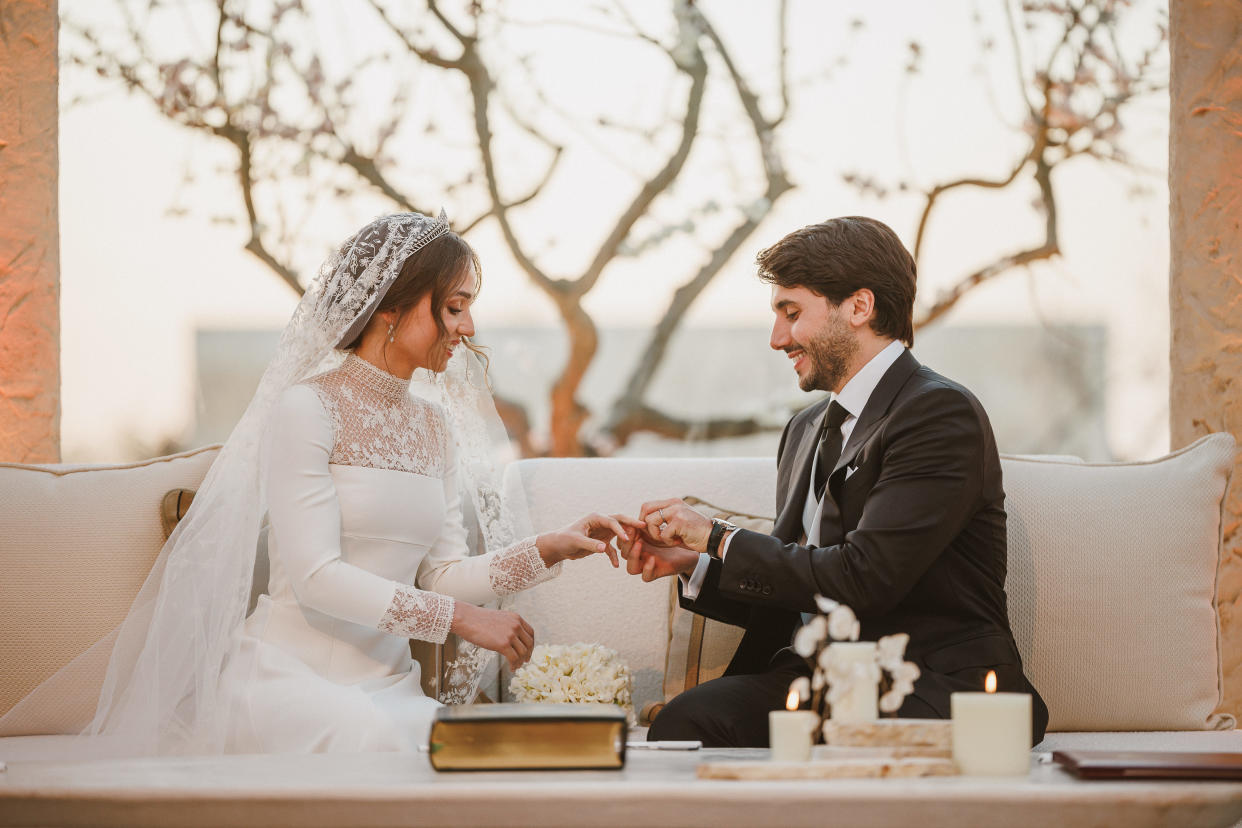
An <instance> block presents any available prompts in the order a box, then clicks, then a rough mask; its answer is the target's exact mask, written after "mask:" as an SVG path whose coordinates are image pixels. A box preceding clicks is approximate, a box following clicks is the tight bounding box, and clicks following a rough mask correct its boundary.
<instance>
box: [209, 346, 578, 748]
mask: <svg viewBox="0 0 1242 828" xmlns="http://www.w3.org/2000/svg"><path fill="white" fill-rule="evenodd" d="M273 422H274V426H273V428H272V429H271V431H270V434H269V438H268V450H269V451H270V463H269V465H268V468H269V469H270V471H269V474H268V481H267V486H268V492H267V498H268V510H269V515H270V525H271V529H270V534H269V536H268V554H269V557H270V567H271V569H270V580H269V583H268V590H267V594H265V595H263V596H261V597H260V598H259V601H258V604H257V606H256V608H255V610H254V612H253V613H251V615H250V616H249V617H248V618H247V619H246V621H245V623H244V624H243V625H242V627H241V628H240V629H239V630H238V632H237V634H236V635H235V636H234V639H233V643H232V648H231V650H230V653H229V656H228V658H227V660H226V663H225V668H224V672H223V675H222V678H221V686H220V690H221V694H222V697H223V700H224V702H225V704H226V705H227V708H226V709H227V710H228V722H229V729H228V739H227V749H228V750H229V751H230V752H241V753H272V752H312V751H372V750H413V749H415V748H416V747H417V746H418V745H419V744H420V743H424V742H425V740H426V736H427V732H428V729H429V727H430V723H431V719H432V715H433V711H434V710H435V708H436V707H437V706H438V703H437V702H436V701H434V700H433V699H430V698H428V697H427V696H425V695H424V694H423V692H422V689H421V686H420V675H419V667H418V664H417V663H416V662H414V661H413V660H412V659H411V657H410V650H409V645H408V641H407V639H410V638H416V639H421V640H424V641H433V642H437V643H439V642H443V641H444V640H445V637H446V636H447V635H448V631H449V625H450V623H451V621H452V618H453V609H454V601H455V600H461V601H466V602H468V603H472V604H482V603H486V602H488V601H492V600H495V599H496V598H497V597H498V596H502V595H506V594H509V593H512V592H516V591H518V590H521V589H525V588H527V587H529V586H532V585H534V584H536V583H539V582H541V581H544V580H547V579H549V578H552V577H554V576H555V575H556V574H558V573H559V570H560V564H557V565H556V566H554V567H550V568H549V567H547V566H546V565H545V564H544V562H543V559H542V558H541V557H540V556H539V553H538V550H537V549H536V547H535V543H534V539H533V538H528V539H525V540H522V541H519V542H518V543H515V544H513V545H512V546H510V547H508V548H505V549H503V550H498V551H494V552H490V553H488V554H485V555H480V556H477V557H468V553H467V543H466V530H465V527H464V525H463V522H462V506H461V499H460V495H459V494H458V485H457V475H458V472H457V469H456V459H455V450H454V447H453V442H452V438H451V436H450V432H449V428H448V425H447V423H446V421H445V419H444V413H443V412H442V411H441V410H440V409H439V407H438V406H436V405H435V404H434V403H431V402H428V401H426V400H422V399H419V398H416V397H414V396H412V395H411V394H410V393H409V383H408V381H407V380H401V379H399V378H397V377H393V376H391V375H389V374H387V373H385V372H384V371H381V370H380V369H378V368H376V367H374V366H373V365H371V364H370V363H368V362H366V361H365V360H363V359H360V358H359V357H357V356H354V355H352V354H351V355H349V356H348V357H347V358H346V360H345V362H344V363H343V364H342V365H341V366H340V367H338V368H336V369H333V370H331V371H328V372H326V373H324V374H321V375H319V376H317V377H314V378H312V379H310V380H308V381H306V382H305V383H302V384H300V385H295V386H293V387H292V388H290V389H289V390H287V391H286V392H285V393H284V395H283V397H282V398H281V400H280V402H279V404H278V409H277V412H276V415H275V418H274V421H273Z"/></svg>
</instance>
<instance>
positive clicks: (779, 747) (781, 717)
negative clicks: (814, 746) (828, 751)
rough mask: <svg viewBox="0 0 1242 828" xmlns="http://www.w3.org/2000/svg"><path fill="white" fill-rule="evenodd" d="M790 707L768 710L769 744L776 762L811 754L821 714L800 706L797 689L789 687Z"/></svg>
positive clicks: (808, 758)
mask: <svg viewBox="0 0 1242 828" xmlns="http://www.w3.org/2000/svg"><path fill="white" fill-rule="evenodd" d="M785 706H786V707H787V708H789V709H788V710H773V711H771V712H770V713H768V744H769V745H770V746H771V748H772V761H773V762H806V761H809V760H810V758H811V742H812V741H814V738H815V730H816V728H818V727H819V716H817V715H815V714H814V713H813V712H811V711H810V710H797V709H796V708H797V706H798V692H797V691H796V690H790V691H789V698H788V699H787V700H786V702H785Z"/></svg>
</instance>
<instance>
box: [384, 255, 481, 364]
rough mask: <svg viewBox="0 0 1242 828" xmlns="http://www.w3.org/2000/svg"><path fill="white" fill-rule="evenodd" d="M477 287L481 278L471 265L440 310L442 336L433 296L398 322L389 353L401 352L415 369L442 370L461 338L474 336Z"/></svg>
mask: <svg viewBox="0 0 1242 828" xmlns="http://www.w3.org/2000/svg"><path fill="white" fill-rule="evenodd" d="M478 284H479V277H478V274H477V273H476V272H475V270H474V263H473V262H472V263H470V264H468V265H467V267H466V275H465V277H464V278H463V279H462V280H461V282H460V283H459V284H458V285H457V286H456V287H454V288H453V292H452V293H450V294H449V296H448V298H447V299H446V300H445V302H444V306H443V307H442V308H440V309H439V313H440V319H441V321H442V322H443V323H444V329H445V333H444V334H441V333H440V329H439V327H438V326H437V325H436V322H435V316H434V314H435V312H436V311H435V310H434V309H433V308H432V307H431V294H430V293H428V294H427V295H426V296H424V297H423V298H422V299H420V300H419V301H418V304H416V305H415V306H414V307H412V308H410V310H409V311H408V312H407V313H406V314H405V315H404V316H402V317H401V320H400V321H399V322H398V323H397V329H396V331H394V340H393V342H392V343H390V344H389V346H388V348H389V353H390V354H392V353H393V351H394V350H395V351H398V352H399V353H400V356H401V357H403V358H404V359H405V360H408V361H409V363H410V364H411V365H412V366H413V367H414V368H429V369H430V370H432V371H437V372H438V371H443V370H444V368H445V366H446V365H448V361H449V357H451V356H452V355H453V350H454V349H455V348H457V347H458V346H459V345H461V340H462V337H464V336H465V337H470V336H474V320H473V319H472V318H471V316H470V305H471V304H472V303H473V302H474V297H475V294H477V293H478Z"/></svg>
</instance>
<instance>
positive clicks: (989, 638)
mask: <svg viewBox="0 0 1242 828" xmlns="http://www.w3.org/2000/svg"><path fill="white" fill-rule="evenodd" d="M758 265H759V274H760V278H761V279H763V280H764V281H765V282H767V283H769V284H770V285H771V286H772V310H773V312H774V313H775V314H776V321H775V323H774V324H773V326H772V339H771V343H770V344H771V346H772V348H774V349H776V350H779V351H784V352H785V353H786V354H788V355H789V358H790V359H791V360H793V369H794V371H795V372H796V373H797V375H798V382H799V385H800V386H801V388H802V390H803V391H831V392H832V394H831V395H830V396H829V397H828V398H826V399H824V400H822V401H820V402H818V403H816V404H815V405H812V406H811V407H809V408H807V409H805V410H804V411H802V412H800V413H798V414H797V415H795V416H794V418H793V419H792V420H790V422H789V423H788V424H787V425H786V426H785V433H784V434H783V435H782V436H781V442H780V447H779V448H778V449H777V483H776V504H777V510H778V514H777V519H776V525H775V527H774V530H773V534H772V535H764V534H761V533H758V532H753V531H750V530H747V529H739V528H737V527H734V526H732V525H730V524H727V523H724V522H723V521H709V520H708V519H707V518H704V517H702V516H701V515H699V514H698V513H697V512H695V511H693V510H692V509H690V508H689V506H687V505H686V504H685V503H684V502H682V501H680V500H663V501H654V502H651V503H647V504H644V506H643V509H642V513H641V515H640V520H643V521H645V522H646V529H645V530H644V531H643V532H642V534H641V536H640V537H639V538H638V539H637V540H636V541H635V543H634V544H633V546H632V547H631V548H629V549H626V550H624V551H625V552H626V553H627V557H628V569H629V571H630V572H631V573H640V572H641V573H642V575H643V578H644V580H653V579H655V578H658V577H662V576H665V575H672V574H676V575H678V576H679V580H680V583H679V592H680V596H681V605H682V606H683V607H685V608H686V609H689V610H692V611H694V612H697V613H699V614H701V615H705V616H707V617H709V618H714V619H716V620H719V621H724V622H727V623H730V624H735V625H737V626H741V627H744V628H745V630H746V633H745V635H744V636H743V638H742V641H741V644H740V645H739V646H738V649H737V653H736V655H735V656H734V657H733V661H732V662H731V663H730V664H729V668H728V670H727V671H726V672H725V675H724V676H723V677H721V678H718V679H716V680H714V681H709V682H707V683H705V684H702V685H699V686H698V687H695V688H692V689H690V690H687V691H686V692H684V693H682V694H681V695H679V696H677V697H676V698H674V699H673V700H672V701H671V702H670V703H669V704H668V705H666V706H665V707H664V709H663V710H662V711H661V712H660V713H659V715H658V716H657V717H656V719H655V721H654V722H653V723H652V726H651V730H650V732H649V734H648V738H649V739H652V740H664V739H700V740H702V741H703V743H704V744H705V745H708V746H729V747H763V746H766V745H767V744H768V711H769V710H775V709H780V708H782V707H783V706H784V703H785V698H786V695H787V694H788V692H789V685H790V682H791V681H792V680H793V679H794V678H796V677H798V676H807V675H810V668H809V667H808V666H807V664H806V662H805V661H804V660H803V659H802V658H800V657H798V656H797V655H796V654H795V653H794V652H793V651H792V650H791V649H790V648H789V647H788V645H789V643H790V639H791V637H792V636H793V633H794V631H795V630H796V629H797V627H798V626H799V625H800V624H801V622H802V619H801V616H800V613H807V612H815V611H816V604H815V596H816V594H820V595H825V596H827V597H829V598H832V599H835V600H837V601H840V602H841V603H843V604H847V605H849V606H850V607H851V608H852V609H853V610H854V612H855V613H857V615H858V618H859V620H860V621H861V623H862V632H861V636H860V637H861V639H862V640H870V641H874V640H876V639H878V638H880V637H881V636H885V635H891V634H893V633H901V632H904V633H909V635H910V643H909V646H908V648H907V651H906V658H907V659H909V660H911V661H913V662H914V663H915V664H916V665H918V668H919V670H920V671H921V675H920V677H919V679H918V681H917V682H916V683H915V686H914V693H913V695H910V696H907V697H906V699H905V702H904V704H903V705H902V707H901V710H900V711H899V715H900V716H903V717H913V718H936V719H944V718H948V716H949V694H950V693H953V692H954V691H958V690H967V691H978V690H981V689H982V688H983V684H984V678H985V676H986V674H987V673H988V671H989V670H994V671H995V672H996V676H997V681H998V689H999V690H1006V691H1016V692H1022V693H1030V694H1031V696H1032V697H1033V699H1032V701H1033V704H1032V719H1033V721H1032V735H1033V737H1034V740H1035V742H1039V741H1040V740H1042V739H1043V735H1044V729H1045V727H1046V726H1047V723H1048V710H1047V707H1045V705H1044V703H1043V700H1042V699H1041V698H1040V697H1039V694H1038V693H1037V692H1036V691H1035V688H1034V687H1032V686H1031V683H1030V682H1029V681H1027V679H1026V676H1025V675H1024V674H1023V671H1022V659H1021V657H1020V656H1019V655H1018V649H1017V647H1016V645H1015V644H1014V639H1013V634H1012V632H1011V631H1010V629H1009V618H1008V615H1007V613H1006V607H1005V566H1006V552H1005V540H1006V538H1005V506H1004V503H1005V492H1004V489H1003V488H1002V485H1001V466H1000V458H999V456H998V455H997V450H996V443H995V440H994V439H993V437H992V427H991V425H990V424H989V422H988V418H987V414H985V413H984V411H983V407H982V406H981V405H980V404H979V401H978V400H976V399H975V397H974V396H973V395H972V394H971V393H970V392H969V391H967V390H966V389H965V388H963V387H962V386H960V385H958V384H956V383H954V382H952V381H951V380H948V379H945V378H944V377H942V376H940V375H939V374H937V373H935V372H933V371H932V370H931V369H929V368H926V367H924V366H922V365H920V364H919V362H918V361H917V360H916V359H915V358H914V356H913V355H911V353H910V352H909V351H908V350H907V349H906V346H908V345H911V344H912V343H913V340H914V331H913V309H914V291H915V265H914V260H913V258H911V256H910V254H909V253H908V252H907V251H906V249H905V248H904V247H903V246H902V244H901V241H900V240H899V239H898V238H897V236H896V234H895V233H893V231H892V230H891V229H889V228H888V227H887V226H886V225H884V224H882V223H881V222H879V221H876V220H874V219H869V218H862V217H857V216H851V217H846V218H837V219H832V220H830V221H826V222H823V223H822V224H815V225H812V226H810V227H804V228H802V229H801V230H798V231H795V232H793V233H790V234H789V235H788V236H786V237H785V238H783V239H781V240H780V241H779V242H777V243H776V244H775V245H773V246H772V247H770V248H768V249H767V250H764V251H762V252H761V253H760V254H759V256H758ZM903 343H904V344H903Z"/></svg>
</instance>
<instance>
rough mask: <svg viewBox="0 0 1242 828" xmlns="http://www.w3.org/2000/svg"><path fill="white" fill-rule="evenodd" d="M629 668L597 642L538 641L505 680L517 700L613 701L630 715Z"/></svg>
mask: <svg viewBox="0 0 1242 828" xmlns="http://www.w3.org/2000/svg"><path fill="white" fill-rule="evenodd" d="M631 682H632V677H631V676H630V669H629V667H627V666H626V665H625V662H623V661H622V660H621V658H620V656H618V655H617V651H616V650H610V649H608V648H607V647H604V646H601V645H599V644H581V643H579V644H539V645H537V646H536V647H535V649H534V650H533V651H532V652H531V654H530V661H528V662H526V663H525V664H523V665H522V666H521V667H519V668H518V669H517V670H516V671H515V672H514V673H513V678H512V679H511V680H510V681H509V695H510V696H511V697H512V698H513V700H514V701H518V702H545V703H589V702H595V703H598V704H615V705H618V706H620V707H622V708H624V709H625V712H626V715H627V716H628V717H629V718H630V719H631V721H632V720H633V718H634V710H633V702H632V699H631V695H630V689H631V687H630V686H631Z"/></svg>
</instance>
